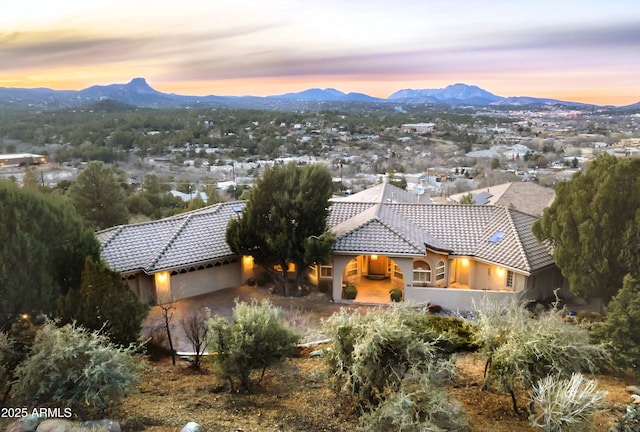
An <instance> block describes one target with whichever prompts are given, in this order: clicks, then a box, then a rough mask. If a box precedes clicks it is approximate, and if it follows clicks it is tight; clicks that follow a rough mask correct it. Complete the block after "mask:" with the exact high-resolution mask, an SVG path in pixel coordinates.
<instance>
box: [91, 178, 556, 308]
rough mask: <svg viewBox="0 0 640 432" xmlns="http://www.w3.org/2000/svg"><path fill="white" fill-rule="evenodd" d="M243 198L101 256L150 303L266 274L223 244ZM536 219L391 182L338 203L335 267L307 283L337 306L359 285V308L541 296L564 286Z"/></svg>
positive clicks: (464, 304) (144, 226)
mask: <svg viewBox="0 0 640 432" xmlns="http://www.w3.org/2000/svg"><path fill="white" fill-rule="evenodd" d="M243 207H244V203H243V202H242V201H236V202H228V203H221V204H215V205H212V206H209V207H205V208H203V209H199V210H196V211H193V212H189V213H184V214H181V215H178V216H174V217H170V218H166V219H162V220H156V221H149V222H142V223H137V224H130V225H122V226H117V227H113V228H109V229H106V230H103V231H100V232H98V233H97V236H98V239H99V240H100V243H101V245H102V247H101V253H102V257H103V259H104V260H105V261H106V262H107V263H108V264H109V266H110V267H111V268H113V269H114V270H117V271H119V272H121V274H122V275H123V277H124V278H126V280H127V281H128V283H129V285H130V286H131V287H132V289H133V290H134V291H135V292H136V293H137V294H138V295H139V296H140V298H141V299H143V300H144V301H147V302H152V303H166V302H169V301H174V300H179V299H183V298H188V297H193V296H197V295H201V294H206V293H209V292H212V291H217V290H222V289H225V288H230V287H233V286H238V285H241V284H243V283H245V282H246V281H247V280H248V279H251V278H254V277H255V276H256V275H257V273H259V272H260V269H258V268H255V267H254V265H253V260H252V258H251V257H250V256H236V255H234V254H233V252H232V251H231V249H230V248H229V246H228V245H227V244H226V242H225V230H226V226H227V223H228V221H229V220H230V219H231V218H234V217H238V215H239V214H240V213H241V212H242V209H243ZM536 220H537V218H536V217H535V216H533V215H530V214H527V213H525V212H522V211H519V210H516V209H514V208H509V207H504V206H499V205H458V204H442V205H439V204H431V203H419V202H416V197H415V195H414V194H413V193H410V192H407V191H405V190H402V189H400V188H397V187H395V186H393V185H391V184H389V183H386V182H385V183H381V184H379V185H376V186H374V187H371V188H369V189H366V190H364V191H362V192H359V193H356V194H353V195H350V196H347V197H340V198H335V199H333V200H332V202H331V207H330V216H329V220H328V225H329V228H330V230H331V231H332V232H333V233H334V234H335V235H336V238H337V241H336V243H335V246H334V248H333V251H332V254H331V258H330V262H329V264H327V265H319V266H315V267H313V268H312V269H311V270H310V271H309V274H308V280H309V282H310V283H312V284H315V285H319V284H328V285H329V286H330V294H331V297H332V299H333V300H334V301H338V302H340V301H346V299H345V298H343V294H342V288H343V285H345V284H347V283H349V284H354V285H355V286H356V287H360V288H361V290H360V291H361V295H360V296H356V298H355V299H354V301H355V302H358V301H364V302H373V303H376V302H381V303H389V301H390V300H389V297H388V293H389V291H390V290H391V289H392V288H397V289H400V290H401V291H402V293H403V298H404V300H405V301H411V302H418V303H431V304H438V305H440V306H441V307H443V308H446V309H451V310H469V309H471V308H472V307H473V304H474V302H478V301H480V300H481V299H482V298H484V297H488V298H492V299H496V300H497V299H500V298H504V297H508V296H513V295H514V294H524V296H525V297H527V298H530V299H535V300H542V299H547V298H549V297H551V296H553V290H554V289H556V288H564V282H563V278H562V276H561V274H560V271H559V270H558V268H557V267H556V266H555V264H554V262H553V258H552V251H551V249H550V248H549V246H548V245H546V244H544V243H539V242H538V241H537V240H536V239H535V238H534V236H533V234H532V233H531V226H532V225H533V223H534V222H535V221H536Z"/></svg>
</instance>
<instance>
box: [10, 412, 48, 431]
mask: <svg viewBox="0 0 640 432" xmlns="http://www.w3.org/2000/svg"><path fill="white" fill-rule="evenodd" d="M38 423H40V417H38V416H36V415H28V416H26V417H21V418H19V419H18V420H16V421H14V422H13V423H11V424H10V425H9V426H7V428H6V429H5V432H30V431H35V430H36V428H37V427H38Z"/></svg>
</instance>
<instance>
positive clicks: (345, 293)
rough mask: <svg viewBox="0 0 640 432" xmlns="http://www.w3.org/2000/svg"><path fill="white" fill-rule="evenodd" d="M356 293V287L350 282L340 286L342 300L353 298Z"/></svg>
mask: <svg viewBox="0 0 640 432" xmlns="http://www.w3.org/2000/svg"><path fill="white" fill-rule="evenodd" d="M357 295H358V288H357V287H356V286H355V285H354V284H352V283H347V284H346V285H345V286H344V288H342V298H343V299H344V300H355V298H356V296H357Z"/></svg>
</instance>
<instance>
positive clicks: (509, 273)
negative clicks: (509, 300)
mask: <svg viewBox="0 0 640 432" xmlns="http://www.w3.org/2000/svg"><path fill="white" fill-rule="evenodd" d="M505 284H506V285H507V288H513V272H512V271H511V270H507V279H506V282H505Z"/></svg>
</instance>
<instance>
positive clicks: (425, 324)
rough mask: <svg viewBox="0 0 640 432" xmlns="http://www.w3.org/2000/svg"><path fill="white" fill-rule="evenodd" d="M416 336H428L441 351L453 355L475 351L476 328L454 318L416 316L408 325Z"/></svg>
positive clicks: (476, 346) (427, 315) (476, 347)
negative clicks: (454, 353)
mask: <svg viewBox="0 0 640 432" xmlns="http://www.w3.org/2000/svg"><path fill="white" fill-rule="evenodd" d="M408 325H409V327H411V328H412V329H413V330H414V331H415V332H416V333H418V334H428V335H430V337H431V338H433V339H434V340H435V342H436V346H437V347H438V348H440V349H441V350H442V351H444V352H447V353H453V352H458V351H476V350H477V349H478V344H477V343H476V340H475V332H476V328H475V327H474V326H473V325H472V324H470V323H468V322H466V321H464V320H462V319H460V318H456V317H445V316H440V315H429V314H416V316H415V319H413V320H412V321H411V322H410V323H408Z"/></svg>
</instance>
